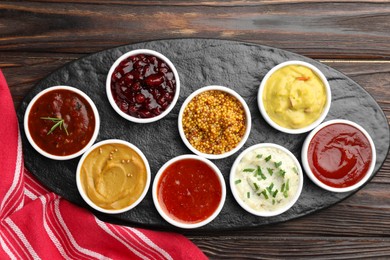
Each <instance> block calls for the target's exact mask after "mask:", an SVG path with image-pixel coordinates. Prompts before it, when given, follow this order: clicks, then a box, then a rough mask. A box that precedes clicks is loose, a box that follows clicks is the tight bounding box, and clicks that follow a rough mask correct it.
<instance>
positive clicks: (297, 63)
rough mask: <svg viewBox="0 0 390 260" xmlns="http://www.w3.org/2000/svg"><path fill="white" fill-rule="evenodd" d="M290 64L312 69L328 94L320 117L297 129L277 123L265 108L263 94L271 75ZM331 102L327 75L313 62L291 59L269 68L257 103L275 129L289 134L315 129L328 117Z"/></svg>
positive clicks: (258, 94)
mask: <svg viewBox="0 0 390 260" xmlns="http://www.w3.org/2000/svg"><path fill="white" fill-rule="evenodd" d="M290 65H300V66H305V67H307V68H309V69H311V70H312V71H313V72H314V73H315V74H316V75H317V76H318V77H319V78H320V79H321V81H322V82H323V84H324V86H325V91H326V95H327V100H326V103H325V107H324V110H323V111H322V113H321V115H320V117H319V118H317V120H315V121H314V122H313V123H311V124H310V125H307V126H305V127H302V128H297V129H291V128H286V127H283V126H280V125H278V124H277V123H275V122H274V121H273V120H272V119H271V118H270V116H269V115H268V113H267V111H266V110H265V107H264V103H263V102H262V100H263V99H262V96H263V92H264V88H265V85H266V82H267V81H268V79H269V78H270V77H271V75H272V74H273V73H275V72H276V71H277V70H279V69H281V68H283V67H286V66H290ZM331 103H332V91H331V88H330V85H329V82H328V80H327V78H326V77H325V75H324V74H323V73H322V71H320V70H319V69H318V68H317V67H316V66H314V65H312V64H310V63H308V62H305V61H299V60H289V61H285V62H282V63H280V64H278V65H276V66H274V67H273V68H272V69H271V70H269V71H268V72H267V74H266V75H265V76H264V78H263V79H262V81H261V83H260V87H259V90H258V93H257V104H258V107H259V110H260V113H261V115H262V116H263V118H264V119H265V121H266V122H267V123H268V124H269V125H270V126H272V127H273V128H275V129H277V130H279V131H281V132H284V133H287V134H302V133H306V132H309V131H311V130H312V129H314V128H315V127H316V126H318V125H319V124H320V123H321V122H322V121H324V120H325V118H326V116H327V114H328V112H329V109H330V105H331Z"/></svg>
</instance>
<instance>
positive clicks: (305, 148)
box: [301, 119, 376, 192]
mask: <svg viewBox="0 0 390 260" xmlns="http://www.w3.org/2000/svg"><path fill="white" fill-rule="evenodd" d="M332 124H346V125H350V126H352V127H354V128H356V129H358V130H359V131H360V132H361V133H363V134H364V136H365V137H366V138H367V139H368V142H369V143H370V146H371V151H372V153H371V156H372V161H371V164H370V166H369V168H368V171H367V173H366V175H365V176H364V177H363V178H362V179H361V180H360V181H359V182H357V183H356V184H354V185H352V186H348V187H344V188H336V187H332V186H329V185H327V184H325V183H323V182H322V181H321V180H319V179H318V178H317V177H316V176H315V175H314V174H313V172H312V170H311V169H310V165H309V161H308V149H309V145H310V143H311V141H312V139H313V137H314V136H315V135H316V134H317V133H318V132H319V131H320V130H322V129H323V128H325V127H327V126H329V125H332ZM301 158H302V166H303V169H304V170H305V172H306V174H307V176H308V177H309V178H310V179H311V180H312V181H313V182H314V183H315V184H316V185H317V186H319V187H321V188H323V189H325V190H328V191H331V192H349V191H353V190H356V189H357V188H359V187H361V186H362V185H363V184H364V183H366V182H367V181H368V179H370V177H371V176H372V174H373V172H374V168H375V163H376V150H375V145H374V142H373V141H372V139H371V137H370V135H369V134H368V133H367V131H366V130H365V129H364V128H363V127H361V126H360V125H358V124H356V123H354V122H352V121H349V120H344V119H333V120H329V121H326V122H324V123H322V124H320V125H319V126H317V127H316V128H315V129H314V130H313V131H312V132H310V134H309V135H308V136H307V137H306V139H305V141H304V143H303V146H302V152H301Z"/></svg>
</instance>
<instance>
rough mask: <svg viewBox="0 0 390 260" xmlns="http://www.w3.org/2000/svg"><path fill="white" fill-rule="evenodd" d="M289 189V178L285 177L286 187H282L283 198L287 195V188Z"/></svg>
mask: <svg viewBox="0 0 390 260" xmlns="http://www.w3.org/2000/svg"><path fill="white" fill-rule="evenodd" d="M289 189H290V179H287V182H286V187H285V189H284V192H283V196H284V197H285V198H287V197H288V190H289Z"/></svg>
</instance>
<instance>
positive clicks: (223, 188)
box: [152, 154, 226, 229]
mask: <svg viewBox="0 0 390 260" xmlns="http://www.w3.org/2000/svg"><path fill="white" fill-rule="evenodd" d="M184 159H194V160H199V161H201V162H203V163H205V164H207V165H208V166H209V167H211V168H212V169H213V171H214V172H215V174H216V175H217V177H218V179H219V183H220V185H221V191H222V194H221V200H220V202H219V204H218V207H217V209H216V210H215V211H214V212H213V214H212V215H210V216H209V217H208V218H207V219H205V220H203V221H200V222H196V223H184V222H180V221H178V220H175V219H173V218H172V217H171V216H169V215H168V214H167V213H166V212H165V211H164V209H163V208H162V207H161V205H160V202H159V199H158V194H157V192H158V190H157V188H158V184H159V181H160V178H161V176H162V174H163V173H164V171H165V170H166V169H167V168H168V167H169V166H170V165H172V164H173V163H175V162H177V161H180V160H184ZM152 195H153V202H154V205H155V207H156V209H157V211H158V213H159V214H160V215H161V216H162V217H163V218H164V219H165V220H166V221H167V222H168V223H170V224H172V225H174V226H176V227H179V228H184V229H192V228H198V227H201V226H204V225H206V224H208V223H210V222H211V221H212V220H213V219H215V218H216V217H217V216H218V214H219V213H220V211H221V210H222V208H223V205H224V203H225V199H226V185H225V180H224V178H223V176H222V173H221V171H220V170H219V169H218V167H217V166H216V165H215V164H214V163H212V162H211V161H209V160H207V159H205V158H203V157H200V156H197V155H193V154H188V155H180V156H177V157H175V158H173V159H171V160H169V161H168V162H166V163H165V164H164V165H163V166H162V167H161V168H160V170H159V171H158V172H157V175H156V177H155V179H154V181H153V188H152Z"/></svg>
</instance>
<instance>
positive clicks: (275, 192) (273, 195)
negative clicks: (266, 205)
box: [272, 190, 279, 198]
mask: <svg viewBox="0 0 390 260" xmlns="http://www.w3.org/2000/svg"><path fill="white" fill-rule="evenodd" d="M278 192H279V191H278V190H275V191H274V193H272V197H274V198H275V197H276V194H278Z"/></svg>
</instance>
